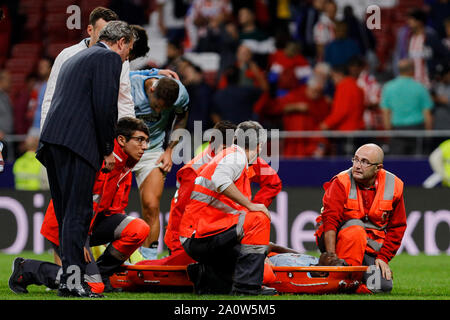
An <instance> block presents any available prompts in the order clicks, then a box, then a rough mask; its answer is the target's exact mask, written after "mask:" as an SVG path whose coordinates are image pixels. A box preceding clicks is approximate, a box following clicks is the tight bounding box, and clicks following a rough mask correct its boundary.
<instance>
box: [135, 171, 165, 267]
mask: <svg viewBox="0 0 450 320" xmlns="http://www.w3.org/2000/svg"><path fill="white" fill-rule="evenodd" d="M163 188H164V174H163V172H162V170H161V169H160V168H155V169H153V170H152V171H151V172H150V174H149V175H148V176H147V177H146V178H145V180H144V182H143V183H142V184H141V186H140V189H139V192H140V196H141V206H142V218H143V219H144V221H145V222H147V224H148V225H149V226H150V233H149V235H148V237H147V239H146V240H145V241H144V243H143V245H142V247H143V250H142V251H141V253H142V255H143V256H144V258H146V259H147V258H148V256H146V254H145V252H146V251H147V252H148V250H145V248H149V247H151V246H153V247H155V246H156V249H157V245H158V238H159V232H160V221H159V203H160V200H161V195H162V192H163ZM153 251H154V253H155V254H156V250H153ZM154 258H155V259H156V257H154Z"/></svg>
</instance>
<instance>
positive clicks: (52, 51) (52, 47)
mask: <svg viewBox="0 0 450 320" xmlns="http://www.w3.org/2000/svg"><path fill="white" fill-rule="evenodd" d="M75 43H76V42H75V41H74V42H55V43H51V44H49V45H48V46H47V50H46V54H47V56H49V57H51V58H53V59H55V58H56V57H57V56H58V54H59V53H60V52H61V51H62V50H64V49H65V48H67V47H70V46H72V45H74V44H75Z"/></svg>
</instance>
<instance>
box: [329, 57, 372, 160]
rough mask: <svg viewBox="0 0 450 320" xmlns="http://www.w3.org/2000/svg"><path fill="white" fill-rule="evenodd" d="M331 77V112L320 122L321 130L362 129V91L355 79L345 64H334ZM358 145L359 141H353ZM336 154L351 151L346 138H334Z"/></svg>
mask: <svg viewBox="0 0 450 320" xmlns="http://www.w3.org/2000/svg"><path fill="white" fill-rule="evenodd" d="M331 78H332V79H333V82H334V84H335V86H336V89H335V92H334V97H333V102H332V106H331V112H330V114H329V115H328V116H327V117H326V119H325V120H324V121H322V123H321V124H320V129H322V130H339V131H353V130H363V129H364V126H365V125H364V117H363V115H364V93H363V91H362V89H361V88H360V87H359V86H358V84H357V83H356V79H355V78H353V77H351V76H350V75H349V74H348V69H347V67H346V66H335V67H333V68H332V70H331ZM355 144H356V145H360V143H355ZM335 147H336V150H335V152H336V153H337V154H349V153H352V152H353V150H350V148H353V147H352V145H351V143H350V142H349V141H348V140H347V139H341V138H338V139H335Z"/></svg>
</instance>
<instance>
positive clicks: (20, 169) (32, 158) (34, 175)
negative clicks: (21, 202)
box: [13, 136, 49, 191]
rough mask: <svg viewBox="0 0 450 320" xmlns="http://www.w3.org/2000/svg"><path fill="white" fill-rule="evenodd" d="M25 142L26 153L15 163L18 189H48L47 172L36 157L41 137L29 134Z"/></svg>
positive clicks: (14, 169) (14, 170)
mask: <svg viewBox="0 0 450 320" xmlns="http://www.w3.org/2000/svg"><path fill="white" fill-rule="evenodd" d="M24 144H25V153H24V154H22V155H21V156H20V157H19V158H17V159H16V161H15V162H14V165H13V174H14V184H15V188H16V190H28V191H36V190H48V189H49V188H48V181H47V173H46V171H45V170H44V167H43V166H42V164H41V163H40V162H39V160H37V159H36V150H37V147H38V144H39V137H33V136H28V137H27V139H26V140H25V142H24Z"/></svg>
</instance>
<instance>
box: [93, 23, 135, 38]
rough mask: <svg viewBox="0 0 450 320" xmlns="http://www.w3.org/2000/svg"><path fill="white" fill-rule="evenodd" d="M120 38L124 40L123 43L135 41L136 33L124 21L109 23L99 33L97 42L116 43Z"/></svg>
mask: <svg viewBox="0 0 450 320" xmlns="http://www.w3.org/2000/svg"><path fill="white" fill-rule="evenodd" d="M121 38H125V43H130V42H131V41H132V40H136V39H137V34H136V31H134V29H133V28H132V27H131V26H130V25H129V24H128V23H126V22H125V21H110V22H108V24H107V25H106V26H105V27H104V28H103V29H102V31H100V35H99V37H98V40H99V41H102V40H103V41H106V42H110V43H116V42H117V41H119V40H120V39H121Z"/></svg>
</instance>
